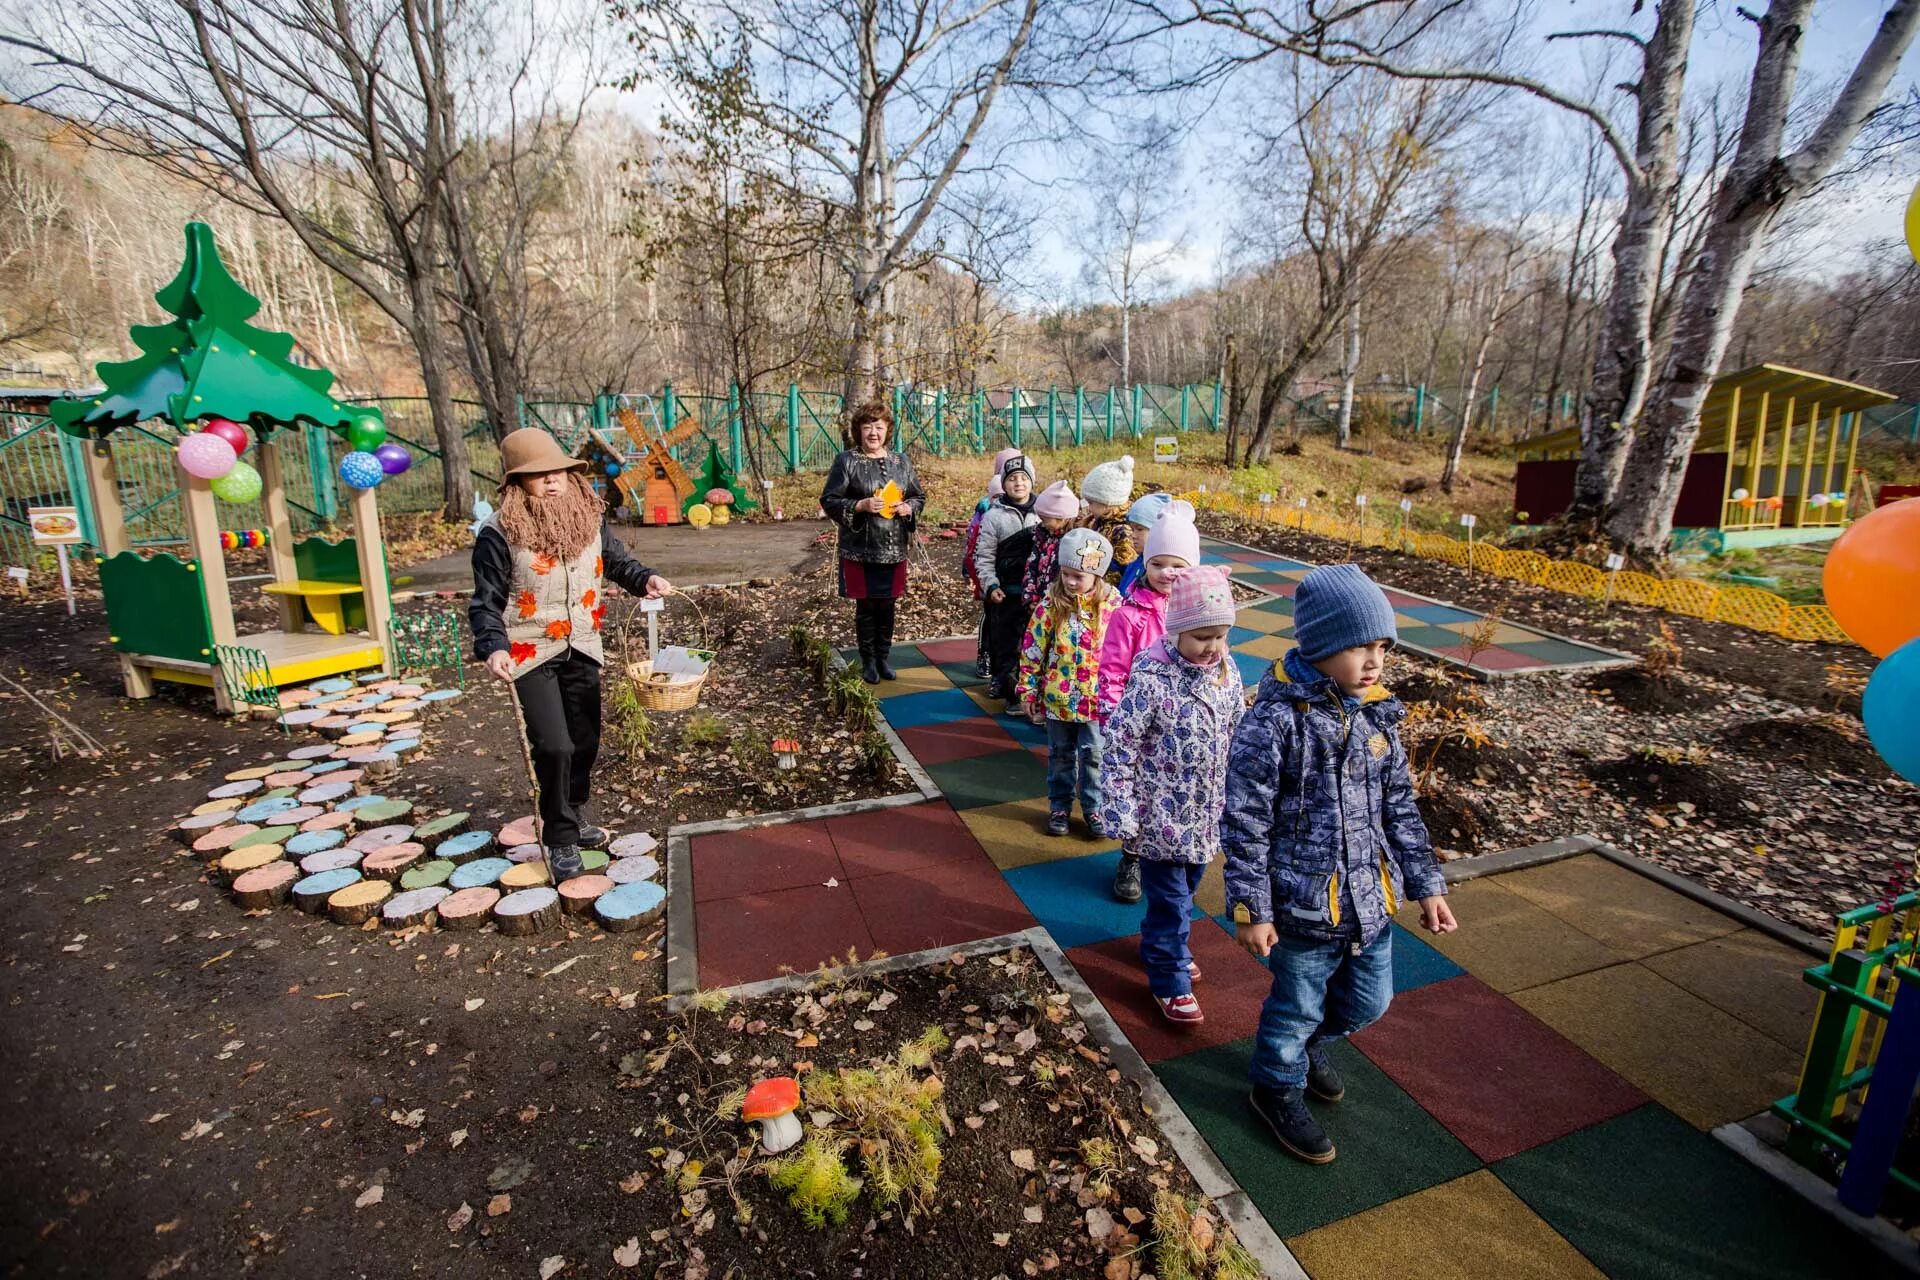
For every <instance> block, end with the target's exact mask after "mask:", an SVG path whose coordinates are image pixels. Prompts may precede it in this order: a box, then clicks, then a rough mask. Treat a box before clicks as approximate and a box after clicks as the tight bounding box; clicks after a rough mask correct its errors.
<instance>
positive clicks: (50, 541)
mask: <svg viewBox="0 0 1920 1280" xmlns="http://www.w3.org/2000/svg"><path fill="white" fill-rule="evenodd" d="M27 524H28V525H29V526H30V527H31V528H32V529H33V545H35V546H36V547H70V546H74V545H75V544H77V543H79V542H82V541H84V539H83V538H82V537H81V536H80V512H79V509H78V508H76V507H28V508H27Z"/></svg>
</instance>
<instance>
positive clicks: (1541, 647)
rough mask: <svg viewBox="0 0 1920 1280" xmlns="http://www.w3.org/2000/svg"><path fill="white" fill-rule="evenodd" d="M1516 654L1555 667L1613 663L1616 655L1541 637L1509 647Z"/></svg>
mask: <svg viewBox="0 0 1920 1280" xmlns="http://www.w3.org/2000/svg"><path fill="white" fill-rule="evenodd" d="M1506 648H1509V649H1511V650H1513V651H1514V652H1515V653H1519V654H1525V655H1526V656H1527V657H1529V658H1532V659H1533V660H1534V661H1536V662H1544V663H1550V664H1552V665H1553V666H1556V667H1561V666H1570V665H1572V664H1574V663H1578V662H1611V661H1615V658H1614V655H1613V654H1611V653H1608V652H1606V651H1605V650H1603V649H1590V648H1588V647H1587V646H1586V645H1584V644H1574V643H1573V642H1572V641H1571V640H1554V639H1550V638H1548V637H1546V636H1541V637H1539V638H1537V639H1534V640H1528V641H1525V642H1522V643H1518V644H1510V645H1507V646H1506Z"/></svg>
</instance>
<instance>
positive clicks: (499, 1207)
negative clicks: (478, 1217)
mask: <svg viewBox="0 0 1920 1280" xmlns="http://www.w3.org/2000/svg"><path fill="white" fill-rule="evenodd" d="M512 1212H513V1197H512V1196H510V1195H508V1194H507V1193H506V1192H504V1191H502V1192H501V1193H500V1194H499V1195H497V1196H495V1197H494V1198H493V1199H491V1200H489V1201H487V1216H488V1217H489V1218H498V1217H500V1216H501V1215H502V1214H507V1213H512Z"/></svg>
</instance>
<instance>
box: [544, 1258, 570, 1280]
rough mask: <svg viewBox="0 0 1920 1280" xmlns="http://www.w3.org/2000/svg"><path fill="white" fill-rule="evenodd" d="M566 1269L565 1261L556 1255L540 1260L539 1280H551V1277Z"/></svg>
mask: <svg viewBox="0 0 1920 1280" xmlns="http://www.w3.org/2000/svg"><path fill="white" fill-rule="evenodd" d="M566 1269H567V1260H566V1259H565V1258H563V1257H561V1256H560V1255H559V1254H557V1253H556V1254H554V1255H553V1256H552V1257H550V1258H542V1259H540V1280H553V1277H555V1276H557V1275H559V1274H560V1273H561V1272H562V1271H565V1270H566Z"/></svg>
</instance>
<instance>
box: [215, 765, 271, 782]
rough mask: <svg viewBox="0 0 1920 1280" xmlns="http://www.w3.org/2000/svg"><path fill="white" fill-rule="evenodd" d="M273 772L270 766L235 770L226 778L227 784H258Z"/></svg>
mask: <svg viewBox="0 0 1920 1280" xmlns="http://www.w3.org/2000/svg"><path fill="white" fill-rule="evenodd" d="M272 772H273V766H272V765H270V764H263V765H255V766H254V767H253V768H251V769H235V770H234V771H233V772H232V773H230V774H228V775H227V776H226V780H227V781H228V782H258V781H259V780H260V779H262V778H264V777H266V776H267V775H268V774H270V773H272Z"/></svg>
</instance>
